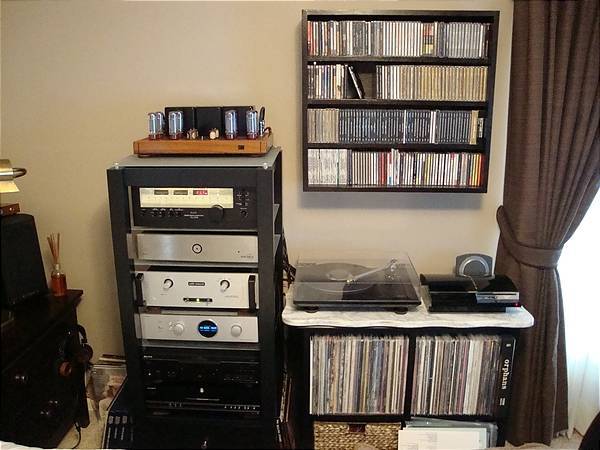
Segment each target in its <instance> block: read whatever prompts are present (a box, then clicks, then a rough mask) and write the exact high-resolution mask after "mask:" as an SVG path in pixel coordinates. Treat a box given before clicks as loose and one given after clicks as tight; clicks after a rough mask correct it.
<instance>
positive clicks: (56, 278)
mask: <svg viewBox="0 0 600 450" xmlns="http://www.w3.org/2000/svg"><path fill="white" fill-rule="evenodd" d="M47 239H48V244H49V245H50V252H51V253H52V267H53V268H52V273H51V274H50V290H51V291H52V294H54V296H56V297H62V296H64V295H67V276H66V275H65V274H64V272H63V271H62V267H61V266H60V233H57V234H54V233H52V234H51V235H50V236H48V237H47Z"/></svg>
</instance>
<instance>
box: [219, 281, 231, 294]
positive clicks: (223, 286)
mask: <svg viewBox="0 0 600 450" xmlns="http://www.w3.org/2000/svg"><path fill="white" fill-rule="evenodd" d="M219 285H220V286H221V292H225V291H226V290H227V289H229V286H231V283H230V282H229V280H221V282H220V283H219Z"/></svg>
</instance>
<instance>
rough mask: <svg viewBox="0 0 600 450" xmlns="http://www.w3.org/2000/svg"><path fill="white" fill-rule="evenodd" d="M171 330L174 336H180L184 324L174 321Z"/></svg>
mask: <svg viewBox="0 0 600 450" xmlns="http://www.w3.org/2000/svg"><path fill="white" fill-rule="evenodd" d="M171 331H172V332H173V334H174V335H175V336H181V335H182V334H183V332H184V331H185V325H184V324H183V323H182V322H176V323H174V324H173V326H172V327H171Z"/></svg>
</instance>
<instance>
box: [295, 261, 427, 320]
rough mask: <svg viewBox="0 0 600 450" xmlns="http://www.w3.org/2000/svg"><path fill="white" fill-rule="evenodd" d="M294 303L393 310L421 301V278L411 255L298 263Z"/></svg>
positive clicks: (315, 307) (311, 308) (303, 306)
mask: <svg viewBox="0 0 600 450" xmlns="http://www.w3.org/2000/svg"><path fill="white" fill-rule="evenodd" d="M296 268H297V272H296V281H295V283H294V284H295V288H294V305H295V306H296V307H297V308H299V309H305V310H309V311H316V310H319V309H328V310H332V309H333V310H393V311H396V312H405V311H406V310H407V308H408V307H410V306H416V305H419V304H420V299H419V296H418V294H417V289H416V287H417V286H418V285H419V284H418V281H417V280H418V279H417V275H416V272H415V270H414V268H413V265H412V263H411V262H410V260H409V259H408V256H403V257H400V258H388V259H383V258H382V259H379V260H371V261H365V260H364V259H363V260H359V259H346V260H345V261H341V260H327V261H309V260H299V261H298V263H297V266H296Z"/></svg>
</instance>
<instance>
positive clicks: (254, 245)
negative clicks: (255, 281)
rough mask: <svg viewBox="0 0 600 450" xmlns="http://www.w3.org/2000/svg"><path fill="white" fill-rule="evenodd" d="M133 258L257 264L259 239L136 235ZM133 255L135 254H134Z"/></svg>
mask: <svg viewBox="0 0 600 450" xmlns="http://www.w3.org/2000/svg"><path fill="white" fill-rule="evenodd" d="M132 237H133V239H131V241H132V243H133V244H134V246H135V249H130V255H129V256H130V257H131V258H134V259H141V260H149V261H181V262H211V263H257V262H258V237H257V236H251V235H240V234H226V235H223V234H221V235H216V234H166V233H135V234H133V235H132ZM132 253H133V254H132Z"/></svg>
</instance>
